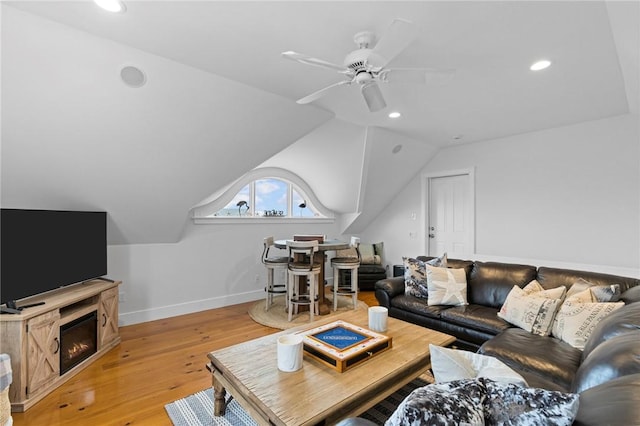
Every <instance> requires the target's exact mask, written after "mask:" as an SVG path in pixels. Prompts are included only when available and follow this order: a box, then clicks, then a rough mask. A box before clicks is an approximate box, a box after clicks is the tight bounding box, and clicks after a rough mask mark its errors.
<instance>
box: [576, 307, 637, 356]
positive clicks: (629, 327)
mask: <svg viewBox="0 0 640 426" xmlns="http://www.w3.org/2000/svg"><path fill="white" fill-rule="evenodd" d="M639 331H640V303H632V304H631V305H625V306H623V307H622V308H620V309H618V310H616V311H614V312H612V313H610V314H609V315H607V316H606V317H605V318H604V319H603V320H602V321H600V322H599V323H598V325H596V327H595V328H594V329H593V331H592V332H591V335H590V336H589V340H587V343H586V344H585V346H584V350H583V351H582V359H583V360H584V359H586V358H587V356H589V354H590V353H591V352H592V351H593V350H594V349H595V348H597V347H598V346H599V345H600V344H602V343H603V342H605V341H607V340H609V339H611V338H613V337H616V336H620V335H622V334H626V333H634V332H639Z"/></svg>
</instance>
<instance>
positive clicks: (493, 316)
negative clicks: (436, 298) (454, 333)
mask: <svg viewBox="0 0 640 426" xmlns="http://www.w3.org/2000/svg"><path fill="white" fill-rule="evenodd" d="M497 313H498V309H497V308H489V307H486V306H482V305H466V306H454V307H452V308H450V309H447V310H445V311H442V314H441V316H442V318H443V319H445V320H446V321H450V322H455V323H457V324H461V325H464V326H465V327H469V328H473V329H476V330H480V331H485V332H487V333H491V334H498V333H500V332H501V331H503V330H505V329H507V328H509V327H511V325H510V324H509V323H508V322H506V321H505V320H503V319H502V318H500V317H498V315H497Z"/></svg>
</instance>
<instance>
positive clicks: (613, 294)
mask: <svg viewBox="0 0 640 426" xmlns="http://www.w3.org/2000/svg"><path fill="white" fill-rule="evenodd" d="M586 289H590V290H591V296H592V298H593V300H592V302H617V301H618V300H620V284H611V285H596V284H593V283H592V282H589V281H587V280H585V279H583V278H578V280H576V282H574V283H573V284H572V285H571V288H569V291H567V298H569V297H571V296H574V295H575V294H577V293H580V292H582V291H584V290H586Z"/></svg>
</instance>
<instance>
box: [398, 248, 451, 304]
mask: <svg viewBox="0 0 640 426" xmlns="http://www.w3.org/2000/svg"><path fill="white" fill-rule="evenodd" d="M402 263H403V264H404V293H405V294H407V295H409V296H414V297H418V298H420V299H426V298H427V297H428V296H429V294H428V291H427V268H426V265H433V266H443V267H446V266H447V253H445V254H443V255H442V256H440V257H436V258H433V259H431V260H429V261H427V262H423V261H422V260H418V259H414V258H412V257H403V258H402Z"/></svg>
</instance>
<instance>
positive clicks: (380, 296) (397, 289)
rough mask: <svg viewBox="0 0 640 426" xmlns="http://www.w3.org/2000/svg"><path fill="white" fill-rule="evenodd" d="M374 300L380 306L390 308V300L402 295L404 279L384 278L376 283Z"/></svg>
mask: <svg viewBox="0 0 640 426" xmlns="http://www.w3.org/2000/svg"><path fill="white" fill-rule="evenodd" d="M375 287H376V299H377V300H378V303H380V306H384V307H386V308H387V309H388V308H390V307H391V299H393V298H394V297H396V296H399V295H401V294H404V277H391V278H385V279H383V280H380V281H378V282H376V286H375Z"/></svg>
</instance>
